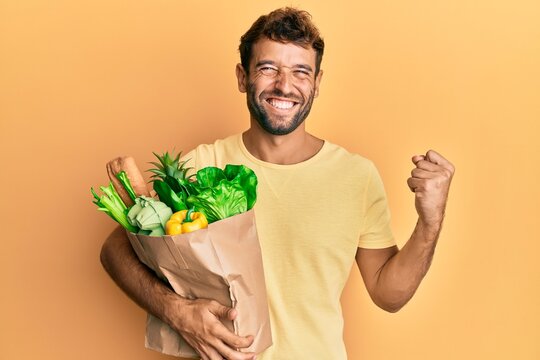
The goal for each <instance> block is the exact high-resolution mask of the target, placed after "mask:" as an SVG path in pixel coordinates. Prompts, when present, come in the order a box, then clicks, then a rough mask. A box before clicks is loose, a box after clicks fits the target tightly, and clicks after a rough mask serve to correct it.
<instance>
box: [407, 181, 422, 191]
mask: <svg viewBox="0 0 540 360" xmlns="http://www.w3.org/2000/svg"><path fill="white" fill-rule="evenodd" d="M424 182H425V180H424V179H418V178H412V177H411V178H408V179H407V185H408V186H409V189H411V191H412V192H413V193H416V192H418V191H421V190H422V189H423V183H424Z"/></svg>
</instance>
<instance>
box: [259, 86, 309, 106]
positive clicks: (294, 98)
mask: <svg viewBox="0 0 540 360" xmlns="http://www.w3.org/2000/svg"><path fill="white" fill-rule="evenodd" d="M261 95H262V97H263V98H265V99H266V98H269V97H274V96H275V97H279V98H282V99H288V100H292V101H294V102H298V103H300V102H302V98H300V97H298V96H296V95H294V94H293V93H288V94H285V93H284V92H283V91H281V90H279V89H274V90H271V91H263V93H262V94H261Z"/></svg>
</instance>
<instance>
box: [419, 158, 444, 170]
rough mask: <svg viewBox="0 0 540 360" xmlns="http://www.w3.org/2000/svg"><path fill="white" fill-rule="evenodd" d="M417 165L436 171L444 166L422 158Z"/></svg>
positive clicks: (420, 167) (423, 168)
mask: <svg viewBox="0 0 540 360" xmlns="http://www.w3.org/2000/svg"><path fill="white" fill-rule="evenodd" d="M416 167H417V168H419V169H422V170H426V171H431V172H436V171H440V170H441V169H442V167H441V166H440V165H437V164H434V163H432V162H430V161H428V160H420V161H418V162H417V163H416Z"/></svg>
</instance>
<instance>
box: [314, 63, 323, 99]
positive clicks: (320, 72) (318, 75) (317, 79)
mask: <svg viewBox="0 0 540 360" xmlns="http://www.w3.org/2000/svg"><path fill="white" fill-rule="evenodd" d="M322 75H323V71H322V69H321V70H319V73H318V74H317V77H316V78H315V97H317V96H319V85H320V84H321V79H322Z"/></svg>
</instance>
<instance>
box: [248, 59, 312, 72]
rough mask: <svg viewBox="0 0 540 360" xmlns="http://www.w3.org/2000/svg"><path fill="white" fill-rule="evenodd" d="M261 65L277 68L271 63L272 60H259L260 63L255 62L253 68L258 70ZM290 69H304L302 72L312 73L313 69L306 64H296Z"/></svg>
mask: <svg viewBox="0 0 540 360" xmlns="http://www.w3.org/2000/svg"><path fill="white" fill-rule="evenodd" d="M263 65H274V66H277V65H276V62H275V61H272V60H261V61H259V62H257V63H256V64H255V68H258V67H260V66H263ZM292 68H294V69H304V70H307V71H310V72H313V69H312V68H311V66H309V65H308V64H296V65H294V66H292Z"/></svg>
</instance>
